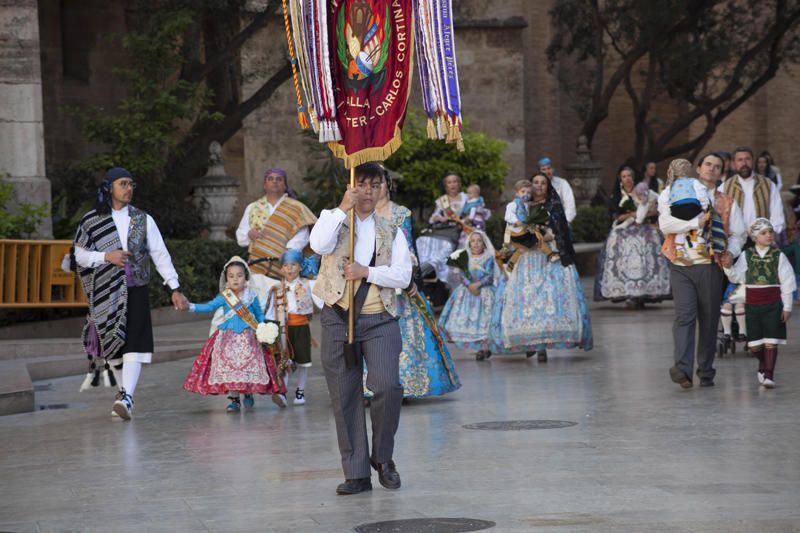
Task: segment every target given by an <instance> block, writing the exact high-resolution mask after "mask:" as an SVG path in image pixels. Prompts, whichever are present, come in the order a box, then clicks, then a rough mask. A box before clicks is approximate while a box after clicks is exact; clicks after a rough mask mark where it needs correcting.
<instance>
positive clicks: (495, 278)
mask: <svg viewBox="0 0 800 533" xmlns="http://www.w3.org/2000/svg"><path fill="white" fill-rule="evenodd" d="M476 234H477V235H480V236H481V239H482V240H483V253H482V254H480V255H473V254H472V249H471V248H470V246H469V242H470V240H471V239H472V236H473V235H476ZM494 256H495V250H494V246H493V245H492V241H491V240H489V237H488V236H487V235H486V234H485V233H484V232H482V231H481V230H479V229H476V230H473V231H472V233H470V234H469V237H467V257H469V268H470V270H471V269H473V268H479V267H481V266H483V264H484V263H486V261H487V260H488V259H490V258H491V260H492V265H493V266H492V283H493V284H494V285H495V286H496V285H497V283H498V282H499V281H500V276H501V272H500V269H499V268H497V266H496V265H495V264H494Z"/></svg>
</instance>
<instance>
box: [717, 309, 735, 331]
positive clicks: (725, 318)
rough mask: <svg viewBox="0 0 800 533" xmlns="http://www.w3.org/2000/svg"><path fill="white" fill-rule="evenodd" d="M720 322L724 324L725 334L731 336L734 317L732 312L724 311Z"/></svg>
mask: <svg viewBox="0 0 800 533" xmlns="http://www.w3.org/2000/svg"><path fill="white" fill-rule="evenodd" d="M719 320H720V322H722V331H723V332H724V333H725V335H730V334H731V324H732V323H733V315H731V313H730V311H728V312H725V311H722V312H721V313H720V315H719Z"/></svg>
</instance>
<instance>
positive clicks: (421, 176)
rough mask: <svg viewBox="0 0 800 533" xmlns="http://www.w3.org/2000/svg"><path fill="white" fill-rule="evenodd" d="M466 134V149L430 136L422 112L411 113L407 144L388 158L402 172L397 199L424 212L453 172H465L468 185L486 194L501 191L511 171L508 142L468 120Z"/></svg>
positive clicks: (463, 177)
mask: <svg viewBox="0 0 800 533" xmlns="http://www.w3.org/2000/svg"><path fill="white" fill-rule="evenodd" d="M463 136H464V148H465V150H464V151H463V152H459V151H458V150H457V149H456V147H455V145H454V144H445V143H444V142H441V141H433V140H430V139H428V136H427V130H426V127H425V123H424V122H423V120H422V119H421V118H420V116H419V115H417V114H415V113H409V114H408V117H407V118H406V122H405V126H404V127H403V144H402V145H401V146H400V149H399V150H397V152H395V153H394V154H393V155H392V156H391V157H390V158H389V159H387V160H386V167H387V168H389V169H391V170H393V171H395V172H397V173H398V174H400V175H401V176H402V180H400V183H398V184H397V187H396V191H397V192H396V194H395V196H394V200H395V201H396V202H397V203H399V204H402V205H405V206H406V207H408V208H409V209H411V210H412V211H414V212H416V213H418V214H419V215H421V214H422V211H423V210H424V209H426V208H428V209H429V208H431V206H432V205H433V202H434V200H435V199H436V198H437V197H439V196H440V195H441V194H442V193H443V188H442V179H443V178H444V176H445V175H446V174H448V173H451V172H453V173H456V174H458V175H459V176H461V182H462V184H463V185H464V187H466V186H467V185H469V184H471V183H477V184H478V185H480V186H481V191H482V193H483V194H484V195H486V194H491V193H497V192H500V191H501V189H502V187H503V182H504V180H505V177H506V174H508V164H507V163H506V162H505V161H504V160H503V153H504V151H505V143H504V142H503V141H501V140H499V139H495V138H493V137H490V136H488V135H486V134H485V133H480V132H475V131H470V129H469V127H468V124H467V127H466V128H465V129H464V132H463Z"/></svg>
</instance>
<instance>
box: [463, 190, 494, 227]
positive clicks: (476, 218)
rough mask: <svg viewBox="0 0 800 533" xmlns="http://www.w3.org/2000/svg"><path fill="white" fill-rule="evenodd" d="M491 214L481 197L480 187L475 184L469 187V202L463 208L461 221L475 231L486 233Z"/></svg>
mask: <svg viewBox="0 0 800 533" xmlns="http://www.w3.org/2000/svg"><path fill="white" fill-rule="evenodd" d="M491 214H492V213H491V211H489V210H488V209H487V208H486V202H485V201H484V199H483V196H481V187H480V185H478V184H477V183H473V184H472V185H470V186H469V187H467V201H466V202H464V206H463V207H462V208H461V215H460V216H461V221H462V222H463V223H464V224H466V225H467V226H469V227H471V228H473V229H479V230H481V231H486V220H487V219H488V218H489V217H490V216H491Z"/></svg>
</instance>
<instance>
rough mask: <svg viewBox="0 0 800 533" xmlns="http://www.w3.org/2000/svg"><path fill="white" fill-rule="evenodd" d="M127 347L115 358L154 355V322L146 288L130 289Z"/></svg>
mask: <svg viewBox="0 0 800 533" xmlns="http://www.w3.org/2000/svg"><path fill="white" fill-rule="evenodd" d="M126 324H127V325H126V332H127V336H126V341H125V346H123V347H122V349H121V350H120V351H119V353H117V355H115V356H114V359H118V358H120V357H122V356H123V354H126V353H130V352H141V353H153V322H152V320H151V319H150V293H149V291H148V287H147V285H145V286H144V287H128V313H127V322H126Z"/></svg>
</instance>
